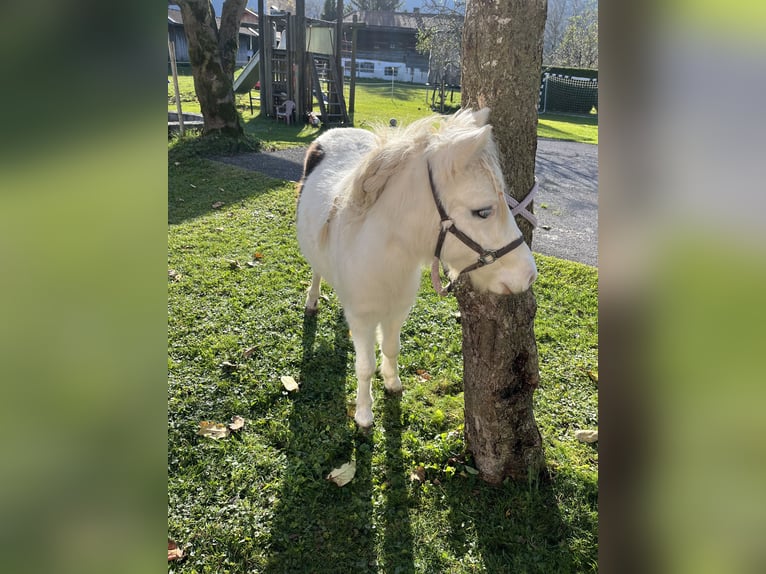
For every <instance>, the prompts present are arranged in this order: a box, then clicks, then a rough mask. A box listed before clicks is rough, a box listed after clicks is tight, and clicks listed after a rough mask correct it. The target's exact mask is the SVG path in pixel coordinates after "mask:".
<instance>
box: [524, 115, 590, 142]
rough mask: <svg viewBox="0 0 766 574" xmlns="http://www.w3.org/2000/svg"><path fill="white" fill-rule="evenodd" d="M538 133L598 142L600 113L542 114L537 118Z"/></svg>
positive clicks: (539, 134)
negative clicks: (581, 114) (579, 114)
mask: <svg viewBox="0 0 766 574" xmlns="http://www.w3.org/2000/svg"><path fill="white" fill-rule="evenodd" d="M537 135H538V137H544V138H551V139H557V140H567V141H573V142H580V143H589V144H598V115H597V114H591V115H589V116H570V115H559V114H540V116H539V117H538V120H537Z"/></svg>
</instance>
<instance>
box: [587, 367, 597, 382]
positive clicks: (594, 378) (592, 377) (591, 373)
mask: <svg viewBox="0 0 766 574" xmlns="http://www.w3.org/2000/svg"><path fill="white" fill-rule="evenodd" d="M588 376H589V377H590V380H591V381H593V382H594V383H597V382H598V369H594V370H592V371H588Z"/></svg>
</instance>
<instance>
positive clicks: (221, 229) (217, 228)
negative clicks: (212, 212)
mask: <svg viewBox="0 0 766 574" xmlns="http://www.w3.org/2000/svg"><path fill="white" fill-rule="evenodd" d="M223 230H224V229H223V227H216V228H214V229H213V231H223Z"/></svg>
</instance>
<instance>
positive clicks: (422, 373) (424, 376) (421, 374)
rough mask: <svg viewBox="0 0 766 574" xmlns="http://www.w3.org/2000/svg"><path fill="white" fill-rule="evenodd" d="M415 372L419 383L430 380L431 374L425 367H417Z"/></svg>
mask: <svg viewBox="0 0 766 574" xmlns="http://www.w3.org/2000/svg"><path fill="white" fill-rule="evenodd" d="M415 373H416V374H417V376H418V379H420V382H421V383H422V382H424V381H430V380H431V375H430V374H429V373H428V371H426V370H425V369H418V370H416V371H415Z"/></svg>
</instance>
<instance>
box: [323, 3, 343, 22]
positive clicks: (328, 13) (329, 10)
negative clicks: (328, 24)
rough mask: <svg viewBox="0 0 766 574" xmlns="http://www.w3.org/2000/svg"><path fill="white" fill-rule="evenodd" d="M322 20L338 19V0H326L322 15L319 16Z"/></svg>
mask: <svg viewBox="0 0 766 574" xmlns="http://www.w3.org/2000/svg"><path fill="white" fill-rule="evenodd" d="M319 17H320V18H321V19H322V20H328V21H331V20H337V19H338V3H337V2H336V0H324V8H323V9H322V15H321V16H319Z"/></svg>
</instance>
